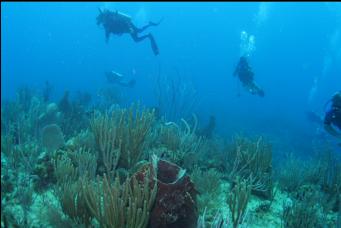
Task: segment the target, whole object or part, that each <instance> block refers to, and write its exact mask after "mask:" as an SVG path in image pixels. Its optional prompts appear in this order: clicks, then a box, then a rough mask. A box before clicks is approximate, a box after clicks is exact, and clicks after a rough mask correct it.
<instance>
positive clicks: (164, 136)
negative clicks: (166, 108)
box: [158, 115, 205, 169]
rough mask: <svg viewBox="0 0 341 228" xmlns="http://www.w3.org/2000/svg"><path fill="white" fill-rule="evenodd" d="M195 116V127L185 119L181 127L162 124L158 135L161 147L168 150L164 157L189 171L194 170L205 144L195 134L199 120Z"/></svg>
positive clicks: (171, 123) (173, 124) (168, 123)
mask: <svg viewBox="0 0 341 228" xmlns="http://www.w3.org/2000/svg"><path fill="white" fill-rule="evenodd" d="M193 116H194V126H193V127H192V128H191V127H190V125H189V124H188V122H187V121H186V120H185V119H181V123H182V125H181V126H179V125H177V124H176V123H174V122H167V123H165V124H161V126H160V128H159V133H158V135H159V141H160V144H161V147H162V146H163V147H165V148H167V151H165V152H166V154H164V156H166V157H168V159H170V160H171V161H172V162H174V163H176V164H177V165H179V166H182V167H184V168H187V169H191V168H193V164H194V162H195V161H196V160H198V159H199V156H200V153H201V150H202V148H203V147H204V143H205V142H204V140H203V138H202V137H199V136H197V135H196V134H195V132H196V127H197V119H196V117H195V115H193Z"/></svg>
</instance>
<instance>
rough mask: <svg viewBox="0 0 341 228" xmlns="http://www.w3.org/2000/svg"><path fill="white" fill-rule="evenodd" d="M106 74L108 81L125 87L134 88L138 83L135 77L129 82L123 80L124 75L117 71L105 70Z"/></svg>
mask: <svg viewBox="0 0 341 228" xmlns="http://www.w3.org/2000/svg"><path fill="white" fill-rule="evenodd" d="M105 75H106V77H107V81H108V82H109V83H112V84H118V85H121V86H124V87H129V88H132V87H134V85H135V83H136V81H135V79H131V80H130V81H128V82H124V81H122V79H123V75H122V74H119V73H117V72H115V71H110V72H105Z"/></svg>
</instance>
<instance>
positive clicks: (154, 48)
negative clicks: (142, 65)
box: [149, 34, 159, 55]
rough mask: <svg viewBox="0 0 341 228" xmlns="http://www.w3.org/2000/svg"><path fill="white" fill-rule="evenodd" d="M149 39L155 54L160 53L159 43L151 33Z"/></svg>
mask: <svg viewBox="0 0 341 228" xmlns="http://www.w3.org/2000/svg"><path fill="white" fill-rule="evenodd" d="M149 39H150V45H151V46H152V49H153V52H154V55H158V54H159V48H158V47H157V44H156V42H155V39H154V37H153V35H152V34H149Z"/></svg>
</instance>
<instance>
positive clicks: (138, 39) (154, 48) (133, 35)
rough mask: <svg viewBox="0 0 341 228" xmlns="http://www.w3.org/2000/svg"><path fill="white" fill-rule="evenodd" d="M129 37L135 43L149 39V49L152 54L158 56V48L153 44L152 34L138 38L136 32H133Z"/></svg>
mask: <svg viewBox="0 0 341 228" xmlns="http://www.w3.org/2000/svg"><path fill="white" fill-rule="evenodd" d="M130 35H131V37H132V38H133V40H134V41H135V42H140V41H142V40H144V39H146V38H149V40H150V45H151V47H152V50H153V52H154V55H158V54H159V48H158V47H157V44H156V42H155V40H154V37H153V35H152V34H150V33H149V34H148V35H144V36H140V37H139V36H138V35H137V32H134V33H130Z"/></svg>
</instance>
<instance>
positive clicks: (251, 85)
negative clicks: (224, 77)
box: [233, 56, 264, 97]
mask: <svg viewBox="0 0 341 228" xmlns="http://www.w3.org/2000/svg"><path fill="white" fill-rule="evenodd" d="M233 75H234V76H238V78H239V80H240V81H241V82H242V83H243V86H244V87H245V88H246V89H247V90H248V91H249V92H250V93H251V94H253V95H255V94H256V95H259V96H260V97H264V91H263V90H262V89H261V88H260V87H259V86H258V85H257V84H256V83H255V82H254V81H253V76H254V73H253V72H252V69H251V67H250V66H249V64H248V62H247V59H246V57H244V56H242V57H240V59H239V63H238V65H237V67H236V69H235V71H234V74H233Z"/></svg>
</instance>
